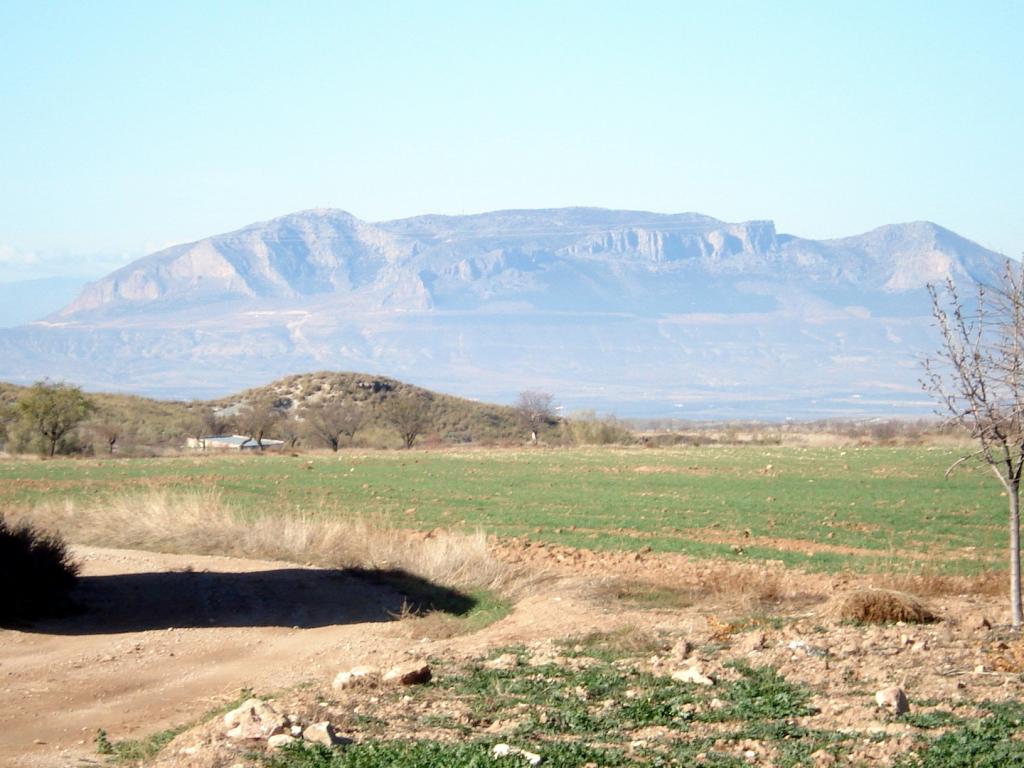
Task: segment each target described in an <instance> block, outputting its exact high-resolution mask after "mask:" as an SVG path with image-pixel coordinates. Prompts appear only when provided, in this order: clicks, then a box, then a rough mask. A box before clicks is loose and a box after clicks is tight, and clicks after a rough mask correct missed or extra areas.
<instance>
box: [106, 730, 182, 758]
mask: <svg viewBox="0 0 1024 768" xmlns="http://www.w3.org/2000/svg"><path fill="white" fill-rule="evenodd" d="M186 727H187V726H180V727H177V728H168V729H167V730H164V731H159V732H157V733H154V734H152V735H151V736H147V737H146V738H144V739H120V740H118V741H111V740H110V738H109V736H107V732H106V731H105V730H103V729H102V728H100V729H99V730H98V731H97V732H96V738H95V741H96V752H97V754H100V755H106V756H107V757H109V758H110V759H111V760H113V761H116V762H141V761H145V760H150V759H152V758H153V757H155V756H156V755H157V754H158V753H159V752H160V750H162V749H163V748H164V747H166V746H167V745H168V744H169V743H170V742H171V740H172V739H173V738H174V737H175V736H177V735H178V734H179V733H181V732H182V731H184V730H185V729H186Z"/></svg>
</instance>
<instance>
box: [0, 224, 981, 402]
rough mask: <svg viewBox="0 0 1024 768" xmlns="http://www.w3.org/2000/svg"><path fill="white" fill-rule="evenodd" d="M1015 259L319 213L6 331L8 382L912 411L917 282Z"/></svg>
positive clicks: (710, 232) (604, 228)
mask: <svg viewBox="0 0 1024 768" xmlns="http://www.w3.org/2000/svg"><path fill="white" fill-rule="evenodd" d="M1000 261H1001V257H999V256H998V254H994V253H992V252H990V251H987V250H985V249H984V248H982V247H981V246H979V245H977V244H976V243H973V242H971V241H969V240H966V239H964V238H962V237H960V236H958V235H956V234H955V233H953V232H950V231H948V230H945V229H943V228H941V227H939V226H937V225H935V224H930V223H927V222H916V223H912V224H900V225H891V226H885V227H881V228H879V229H876V230H873V231H871V232H868V233H866V234H863V235H858V236H855V237H848V238H842V239H837V240H824V241H814V240H808V239H804V238H799V237H795V236H792V235H785V234H779V233H777V232H776V230H775V227H774V225H773V224H772V223H771V222H769V221H752V222H744V223H738V224H733V223H727V222H722V221H719V220H717V219H713V218H711V217H708V216H703V215H700V214H671V215H668V214H654V213H645V212H632V211H607V210H600V209H590V208H569V209H554V210H538V211H529V210H524V211H498V212H494V213H486V214H479V215H474V216H418V217H414V218H409V219H402V220H398V221H388V222H377V223H369V222H364V221H361V220H359V219H357V218H355V217H354V216H352V215H350V214H348V213H345V212H343V211H335V210H314V211H303V212H300V213H295V214H291V215H288V216H284V217H281V218H279V219H274V220H272V221H269V222H263V223H259V224H254V225H252V226H249V227H246V228H244V229H241V230H238V231H236V232H231V233H227V234H224V235H217V236H214V237H210V238H207V239H205V240H201V241H198V242H195V243H188V244H184V245H179V246H174V247H173V248H168V249H166V250H164V251H161V252H159V253H155V254H152V255H151V256H147V257H145V258H143V259H140V260H138V261H136V262H134V263H132V264H129V265H128V266H126V267H124V268H123V269H120V270H118V271H116V272H114V273H112V274H110V275H109V276H107V277H106V278H104V279H102V280H100V281H97V282H96V283H93V284H92V285H90V286H88V287H87V288H86V289H85V290H84V291H83V292H82V294H81V295H80V296H79V297H78V298H77V299H76V300H75V301H74V302H72V303H71V304H69V305H68V306H67V307H65V308H64V309H63V310H61V311H60V312H58V313H56V314H55V315H54V316H52V317H51V318H49V319H48V320H47V321H45V322H43V323H40V324H35V325H33V326H30V327H27V328H23V329H16V330H13V331H9V332H6V333H4V334H0V353H2V354H3V359H4V361H5V362H4V363H3V364H2V367H0V377H2V378H8V379H16V380H25V379H31V378H35V377H38V376H41V375H50V376H65V377H67V378H69V379H72V380H75V381H78V382H80V383H83V384H86V385H94V386H110V385H111V384H114V385H118V384H119V385H121V387H123V388H128V389H132V388H135V389H139V390H141V391H150V392H155V391H159V392H161V393H163V394H167V393H168V392H171V393H176V394H187V395H191V394H199V393H204V394H215V393H217V392H220V391H229V390H235V389H237V388H238V386H239V385H240V384H258V383H261V382H262V381H264V380H267V379H268V378H273V377H275V376H277V375H281V374H284V373H290V372H295V371H299V370H303V369H311V368H324V367H328V368H337V369H346V368H348V369H358V370H372V371H379V372H381V373H385V374H390V375H395V376H399V377H401V378H407V379H410V380H412V381H415V382H417V383H422V384H426V385H430V386H433V387H437V388H441V389H446V390H448V391H453V392H458V393H461V394H467V395H472V396H479V397H491V398H496V399H503V398H509V399H510V398H511V397H513V396H514V394H515V392H516V391H518V390H519V389H524V388H537V387H541V388H548V389H551V390H553V391H556V392H557V393H559V395H560V396H561V397H562V398H563V400H566V401H567V402H572V395H573V393H576V394H578V397H577V398H576V401H577V402H579V403H580V404H589V405H594V406H597V407H619V409H620V410H622V407H621V406H622V405H623V404H626V403H630V402H645V403H646V402H654V403H657V404H658V405H657V406H656V408H657V410H659V411H662V412H663V411H665V409H669V410H671V409H673V408H675V407H676V406H677V405H679V404H680V403H682V404H683V406H684V407H683V409H682V410H683V411H685V410H686V407H688V406H686V403H690V402H696V401H701V402H719V401H722V400H723V398H724V399H725V400H728V401H729V402H734V403H735V402H741V401H742V402H747V401H749V402H753V403H755V404H756V403H761V404H762V405H761V406H756V405H755V408H756V407H762V408H763V407H766V406H764V404H765V403H774V402H796V401H799V402H801V403H803V405H802V406H801V408H803V410H804V411H809V410H813V408H811V407H810V406H809V405H808V403H810V402H811V401H813V400H817V401H820V402H824V401H827V402H830V403H833V405H834V404H835V403H836V402H839V400H840V399H843V398H845V400H846V401H849V402H852V403H853V404H854V405H856V406H857V407H860V406H861V404H862V403H863V402H864V399H865V395H864V393H873V394H872V395H870V397H869V398H868V399H870V398H871V397H873V398H875V399H878V398H881V400H879V402H883V401H884V402H886V403H890V405H891V404H892V403H893V402H897V401H900V402H903V401H907V402H910V401H914V402H917V401H916V400H915V398H916V386H917V385H916V375H917V374H916V368H915V366H916V362H915V356H916V355H917V354H918V353H919V352H920V351H922V350H923V349H927V348H929V345H930V344H931V343H932V342H931V341H930V336H929V332H930V329H929V323H928V317H927V314H928V313H927V308H928V305H927V297H926V295H925V292H924V290H923V289H924V286H925V285H926V284H927V283H929V282H935V281H937V280H941V279H944V278H946V277H953V278H954V279H955V280H957V281H961V282H964V281H967V282H970V281H974V280H986V279H989V278H990V277H991V275H992V272H993V270H994V269H997V268H998V266H999V264H1000ZM854 395H858V397H854ZM856 401H860V402H856ZM653 407H654V406H652V408H653ZM830 407H831V406H830ZM886 407H889V406H885V407H883V408H882V409H883V410H885V408H886ZM821 408H822V410H823V411H824V410H827V408H826V407H825V406H821ZM648 410H650V409H648ZM840 410H842V409H840Z"/></svg>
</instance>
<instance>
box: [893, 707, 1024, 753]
mask: <svg viewBox="0 0 1024 768" xmlns="http://www.w3.org/2000/svg"><path fill="white" fill-rule="evenodd" d="M983 706H984V707H985V708H986V709H988V710H989V714H987V715H986V716H984V717H982V718H980V719H977V720H971V721H968V722H965V723H963V724H961V725H960V726H959V727H958V728H955V729H954V730H951V731H947V732H946V733H944V734H942V735H941V736H939V737H938V738H937V739H934V740H933V741H931V742H929V743H927V745H926V746H925V747H924V748H923V749H922V750H921V751H920V753H919V754H918V755H913V756H910V755H908V756H905V757H903V758H901V759H900V760H899V761H898V762H897V763H896V765H898V766H901V768H911V767H913V768H1008V767H1009V766H1024V741H1021V740H1020V738H1019V735H1018V734H1019V733H1020V731H1021V729H1022V727H1024V704H1021V703H1020V702H1016V701H1011V702H1005V703H1000V704H993V703H990V704H985V705H983Z"/></svg>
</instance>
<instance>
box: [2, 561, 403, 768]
mask: <svg viewBox="0 0 1024 768" xmlns="http://www.w3.org/2000/svg"><path fill="white" fill-rule="evenodd" d="M76 553H77V554H78V555H79V557H80V559H81V560H82V562H83V566H84V567H83V573H82V576H83V578H82V579H81V584H80V586H79V588H78V590H77V593H76V599H77V600H78V601H79V602H80V603H82V604H83V605H85V606H87V607H88V609H89V610H88V612H87V613H84V614H83V615H80V616H77V617H73V618H69V619H62V620H51V621H45V622H37V623H35V624H34V625H32V626H30V627H25V628H23V629H20V630H14V629H0V765H51V764H56V765H67V764H69V763H71V762H72V760H71V759H70V758H71V757H72V756H77V755H83V754H92V755H95V748H94V746H93V738H94V736H95V733H96V730H97V729H98V728H104V729H106V730H107V731H109V732H110V734H111V736H112V737H115V736H116V737H117V738H124V737H126V736H132V735H145V734H148V733H151V732H154V731H157V730H160V729H162V728H166V727H170V726H173V725H179V724H181V723H183V722H188V721H189V720H191V719H193V718H195V717H197V716H199V715H201V714H202V713H203V711H205V710H207V709H209V708H211V707H213V706H215V705H217V704H218V703H221V702H223V701H225V700H228V699H231V698H234V697H236V696H237V695H238V693H239V691H240V689H242V688H244V687H254V688H258V689H260V690H273V689H274V688H276V687H278V686H283V685H289V684H293V683H295V682H297V681H298V680H302V679H304V678H313V677H320V676H323V675H328V674H330V672H331V671H332V670H336V669H337V668H339V667H340V666H343V665H344V664H345V663H346V662H347V660H348V659H347V657H349V656H351V657H354V658H357V657H361V656H363V655H364V654H365V653H366V652H367V651H368V650H369V649H370V648H371V647H372V648H375V649H378V650H379V649H380V648H382V647H383V648H386V647H388V646H389V644H390V643H407V642H408V641H407V640H399V639H397V638H392V637H390V636H394V635H396V634H397V633H396V632H395V631H394V628H395V627H394V622H392V621H391V613H393V612H395V611H397V610H399V608H400V606H401V597H400V596H399V595H398V594H396V593H395V592H393V591H391V590H389V589H387V588H382V587H379V586H375V585H371V584H368V583H366V582H365V581H362V580H357V579H353V578H351V577H348V576H346V575H344V574H339V573H337V572H331V571H318V570H313V569H303V568H297V567H295V566H293V565H288V564H282V563H273V562H265V561H253V560H236V559H231V558H220V557H200V556H187V555H163V554H153V553H148V552H133V551H126V550H110V549H95V548H84V547H82V548H77V549H76Z"/></svg>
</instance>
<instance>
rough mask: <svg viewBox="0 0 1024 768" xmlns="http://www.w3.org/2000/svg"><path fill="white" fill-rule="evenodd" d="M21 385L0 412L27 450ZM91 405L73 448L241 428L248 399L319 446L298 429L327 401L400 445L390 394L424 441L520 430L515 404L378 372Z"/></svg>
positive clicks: (2, 391) (290, 433)
mask: <svg viewBox="0 0 1024 768" xmlns="http://www.w3.org/2000/svg"><path fill="white" fill-rule="evenodd" d="M25 389H26V387H22V386H18V385H16V384H8V383H3V382H0V409H2V410H3V413H4V414H5V415H6V419H5V420H6V422H7V426H8V427H9V428H8V430H7V437H8V448H9V449H13V450H32V448H31V447H30V442H31V441H30V440H27V439H24V438H25V436H24V435H19V432H18V427H17V425H16V420H15V419H14V418H13V414H14V411H15V404H16V402H17V400H18V397H19V396H20V395H21V393H22V392H23V391H24V390H25ZM88 397H89V400H90V401H91V402H92V404H93V405H94V406H95V412H94V413H93V415H92V416H91V417H90V419H89V421H87V422H85V423H83V424H82V425H81V426H80V427H79V429H78V431H77V435H76V440H75V441H74V442H72V443H69V447H70V449H72V450H77V449H81V448H83V447H88V446H89V445H93V446H94V447H95V450H97V451H99V446H98V445H97V439H96V435H97V434H98V433H101V432H105V431H109V430H104V428H103V427H104V426H109V425H114V426H115V427H116V429H117V431H118V432H119V437H118V440H117V448H118V451H119V452H121V453H127V452H143V453H145V452H150V451H154V450H156V451H159V450H165V449H173V448H180V447H181V446H182V445H183V444H184V441H185V438H187V437H189V436H196V435H199V434H210V433H212V432H221V433H225V432H241V433H245V432H246V429H245V428H244V414H245V412H246V409H247V408H248V407H249V406H255V405H257V404H260V403H264V404H265V403H268V402H269V403H273V404H274V405H275V406H276V407H277V409H278V410H279V411H280V415H281V418H280V419H279V420H278V421H277V422H276V423H275V424H273V425H272V426H271V427H270V428H269V429H268V431H267V433H266V435H265V437H280V438H281V439H285V440H287V441H288V442H289V443H293V444H295V445H299V446H303V447H309V448H323V447H325V445H324V443H323V442H322V441H320V440H317V439H316V437H315V436H313V435H311V434H309V432H308V430H305V429H303V424H304V416H305V415H307V414H308V411H307V409H309V408H316V407H318V406H321V405H326V404H332V405H333V404H343V405H347V406H350V407H351V408H353V409H354V410H355V411H357V412H358V413H359V415H360V422H361V423H360V426H359V429H358V431H357V435H356V437H355V440H354V444H356V445H366V446H373V447H392V446H394V447H397V445H399V444H400V442H399V439H398V435H397V433H396V431H395V428H394V426H393V425H392V423H391V422H390V421H389V419H388V407H387V404H388V403H389V401H393V400H395V399H398V398H401V399H411V400H412V401H414V402H415V404H416V406H417V407H418V408H419V409H421V411H422V412H423V413H424V415H425V423H426V427H425V428H424V429H423V430H422V435H421V438H422V439H423V440H425V441H428V442H431V443H435V444H436V443H442V444H460V443H495V442H506V441H522V440H524V439H525V438H526V437H527V434H526V433H525V432H524V430H523V427H522V425H521V422H520V420H519V419H518V417H517V414H516V411H515V409H513V408H511V407H508V406H501V405H493V404H490V403H480V402H476V401H473V400H467V399H465V398H460V397H454V396H452V395H445V394H441V393H438V392H432V391H430V390H427V389H423V388H421V387H416V386H413V385H411V384H406V383H404V382H401V381H398V380H396V379H391V378H387V377H384V376H372V375H370V374H362V373H342V372H334V371H320V372H316V373H303V374H295V375H292V376H287V377H285V378H282V379H278V380H276V381H273V382H270V383H269V384H266V385H264V386H262V387H255V388H252V389H247V390H244V391H242V392H239V393H237V394H234V395H230V396H227V397H222V398H219V399H217V400H210V401H201V400H194V401H191V402H185V401H178V400H155V399H151V398H146V397H139V396H136V395H124V394H114V393H88Z"/></svg>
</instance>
